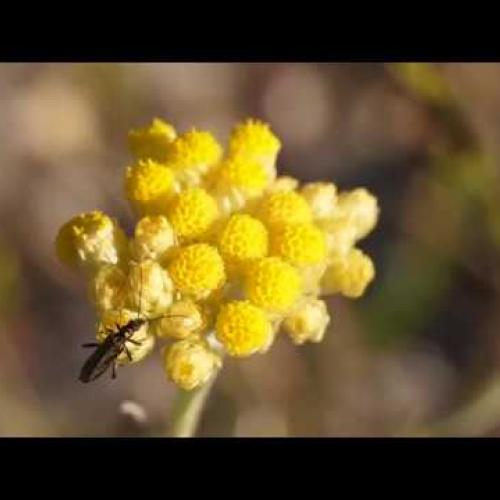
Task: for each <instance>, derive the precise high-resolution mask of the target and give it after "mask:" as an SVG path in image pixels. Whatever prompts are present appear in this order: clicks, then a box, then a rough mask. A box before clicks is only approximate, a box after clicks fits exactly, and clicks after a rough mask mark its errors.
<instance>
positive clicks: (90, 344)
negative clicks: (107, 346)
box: [82, 342, 100, 347]
mask: <svg viewBox="0 0 500 500" xmlns="http://www.w3.org/2000/svg"><path fill="white" fill-rule="evenodd" d="M99 345H100V344H98V343H97V342H88V343H86V344H82V347H98V346H99Z"/></svg>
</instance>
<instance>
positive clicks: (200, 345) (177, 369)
mask: <svg viewBox="0 0 500 500" xmlns="http://www.w3.org/2000/svg"><path fill="white" fill-rule="evenodd" d="M163 365H164V368H165V372H166V374H167V376H168V378H169V379H170V380H172V382H174V383H175V384H177V385H178V386H179V387H181V388H182V389H184V390H185V391H191V390H193V389H195V388H196V387H199V386H200V385H203V384H204V383H205V382H207V381H208V380H209V379H210V377H211V376H212V375H213V374H214V373H215V371H216V370H217V369H218V368H220V367H221V366H222V360H221V358H220V356H219V355H218V354H217V353H216V352H214V351H213V350H212V349H210V347H209V345H208V343H207V342H206V341H205V340H203V339H200V338H199V337H197V336H193V337H189V338H187V339H184V340H179V341H177V342H174V343H173V344H172V345H171V346H170V347H169V348H168V349H166V350H165V351H164V357H163Z"/></svg>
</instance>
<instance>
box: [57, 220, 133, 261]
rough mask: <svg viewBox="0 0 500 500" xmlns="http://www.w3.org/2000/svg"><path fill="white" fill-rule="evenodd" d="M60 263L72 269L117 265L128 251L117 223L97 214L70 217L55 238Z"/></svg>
mask: <svg viewBox="0 0 500 500" xmlns="http://www.w3.org/2000/svg"><path fill="white" fill-rule="evenodd" d="M55 245H56V253H57V256H58V257H59V259H60V260H61V261H62V262H63V263H64V264H66V265H68V266H71V267H78V266H84V267H92V268H95V267H98V266H100V265H103V264H117V263H118V261H119V260H120V259H121V258H122V257H123V256H124V255H125V253H126V251H127V238H126V236H125V233H124V232H123V231H122V230H121V228H120V227H119V226H118V223H117V222H116V221H115V220H113V219H111V218H110V217H108V216H107V215H105V214H103V213H102V212H100V211H99V210H94V211H92V212H88V213H83V214H80V215H77V216H76V217H73V218H72V219H71V220H69V221H68V222H67V223H66V224H64V225H63V226H62V227H61V229H60V230H59V233H58V234H57V237H56V242H55Z"/></svg>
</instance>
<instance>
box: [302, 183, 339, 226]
mask: <svg viewBox="0 0 500 500" xmlns="http://www.w3.org/2000/svg"><path fill="white" fill-rule="evenodd" d="M300 193H301V194H302V196H303V197H304V198H305V199H306V200H307V202H308V203H309V206H310V207H311V211H312V214H313V218H314V219H315V220H320V219H325V218H327V217H330V216H331V215H332V214H333V211H334V209H335V204H336V202H337V187H336V186H335V184H333V183H331V182H310V183H308V184H305V185H304V186H303V188H302V189H301V191H300Z"/></svg>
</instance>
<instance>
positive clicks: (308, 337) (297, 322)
mask: <svg viewBox="0 0 500 500" xmlns="http://www.w3.org/2000/svg"><path fill="white" fill-rule="evenodd" d="M329 323H330V315H329V314H328V309H327V307H326V304H325V302H324V301H322V300H318V299H313V298H310V299H307V300H305V301H304V302H303V303H302V304H300V306H299V307H297V308H296V309H295V310H294V311H293V312H292V313H291V314H290V315H289V316H287V317H286V318H285V320H284V321H283V325H282V326H283V329H284V331H285V332H286V333H287V334H288V335H289V337H290V338H291V340H292V342H293V343H294V344H297V345H300V344H304V343H305V342H321V341H322V340H323V336H324V335H325V332H326V329H327V327H328V324H329Z"/></svg>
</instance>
